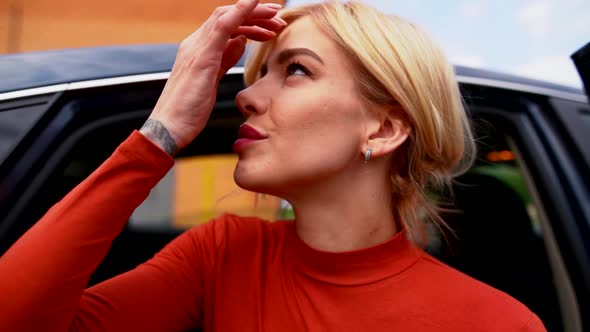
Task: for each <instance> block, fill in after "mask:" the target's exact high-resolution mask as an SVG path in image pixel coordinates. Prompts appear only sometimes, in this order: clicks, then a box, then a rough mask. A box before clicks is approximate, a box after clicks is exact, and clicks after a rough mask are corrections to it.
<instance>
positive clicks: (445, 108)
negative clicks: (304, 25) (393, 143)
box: [245, 1, 475, 243]
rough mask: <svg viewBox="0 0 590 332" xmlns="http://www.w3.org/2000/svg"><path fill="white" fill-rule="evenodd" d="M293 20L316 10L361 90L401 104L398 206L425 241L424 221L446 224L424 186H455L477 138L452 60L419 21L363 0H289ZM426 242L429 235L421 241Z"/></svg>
mask: <svg viewBox="0 0 590 332" xmlns="http://www.w3.org/2000/svg"><path fill="white" fill-rule="evenodd" d="M280 16H281V17H282V18H283V19H284V20H285V21H287V22H289V23H291V22H293V21H295V20H297V19H299V18H301V17H310V18H311V19H312V20H313V21H314V22H315V23H316V24H317V25H318V26H319V28H320V29H321V30H322V31H323V32H324V33H326V34H327V35H328V36H329V37H330V38H331V39H332V40H334V42H336V44H337V45H338V46H339V47H340V48H341V49H342V51H343V52H344V53H345V54H346V55H347V57H348V59H349V60H350V63H351V65H352V66H351V72H352V74H353V75H354V77H357V78H358V84H359V89H360V92H361V94H362V96H363V97H364V98H365V99H366V100H367V101H368V102H370V103H375V104H378V105H398V104H399V105H401V107H402V108H403V110H404V112H405V116H406V118H407V120H408V122H409V123H410V125H411V127H412V131H411V134H410V136H409V138H408V140H407V141H406V142H405V143H404V144H403V145H402V146H401V147H400V148H398V149H397V150H396V151H395V152H394V153H395V154H396V156H395V158H393V165H392V168H391V174H390V175H391V181H392V192H393V199H394V202H393V203H394V204H393V206H394V211H393V212H394V214H395V216H396V218H398V220H400V222H401V223H402V224H403V226H404V228H405V229H406V231H407V232H408V236H409V238H410V239H412V240H413V241H414V242H422V241H425V231H424V225H425V221H432V222H434V224H435V225H436V226H438V227H439V228H440V226H441V225H444V226H446V224H445V223H444V221H443V220H442V219H441V218H440V216H439V213H438V212H439V210H438V208H437V207H436V204H435V202H433V201H432V200H431V198H429V197H428V196H427V193H426V191H425V189H426V188H433V189H436V190H443V189H445V188H449V186H450V184H451V181H452V179H453V177H454V176H456V175H458V174H461V173H463V172H465V171H466V170H467V169H468V168H469V167H470V166H471V164H472V161H473V156H474V155H475V144H474V141H473V136H472V133H471V130H470V127H469V122H468V119H467V116H466V113H465V110H464V107H463V100H462V98H461V94H460V92H459V86H458V84H457V81H456V79H455V75H454V71H453V67H452V66H451V65H450V64H449V62H448V60H447V59H446V57H445V56H444V54H443V52H442V51H441V49H440V48H439V47H437V45H436V44H435V43H434V42H433V41H432V40H431V39H430V37H429V36H428V35H427V34H426V33H425V32H424V31H422V30H421V29H419V28H418V27H417V26H415V25H414V24H412V23H410V22H408V21H406V20H404V19H402V18H400V17H397V16H391V15H385V14H383V13H380V12H379V11H377V10H375V9H374V8H372V7H370V6H368V5H365V4H362V3H359V2H344V3H343V2H337V1H330V2H326V3H320V4H311V5H304V6H300V7H295V8H289V9H286V10H284V11H282V12H281V13H280ZM271 48H272V41H270V42H266V43H263V44H260V45H259V46H258V48H255V49H254V50H252V51H251V53H250V54H249V58H248V61H247V62H246V70H245V81H246V85H251V84H253V83H254V82H255V81H256V80H257V79H258V78H259V77H260V68H261V65H262V64H263V62H264V61H266V57H267V55H268V52H269V51H270V49H271ZM422 243H424V242H422Z"/></svg>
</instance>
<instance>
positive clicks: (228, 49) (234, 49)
mask: <svg viewBox="0 0 590 332" xmlns="http://www.w3.org/2000/svg"><path fill="white" fill-rule="evenodd" d="M246 41H247V39H246V36H243V35H242V36H238V37H236V38H233V39H230V40H229V41H228V42H227V44H226V46H225V50H224V51H223V56H222V58H221V66H220V68H219V73H218V75H217V80H218V81H219V80H220V79H221V77H223V75H225V73H226V72H227V71H228V70H229V69H230V68H232V67H233V66H234V65H235V64H236V63H237V62H238V61H239V60H240V58H241V57H242V54H244V50H245V49H246Z"/></svg>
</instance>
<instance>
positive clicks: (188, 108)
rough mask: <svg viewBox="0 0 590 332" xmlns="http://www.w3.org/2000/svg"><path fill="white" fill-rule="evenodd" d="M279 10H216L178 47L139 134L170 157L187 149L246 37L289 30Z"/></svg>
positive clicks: (250, 4)
mask: <svg viewBox="0 0 590 332" xmlns="http://www.w3.org/2000/svg"><path fill="white" fill-rule="evenodd" d="M280 8H281V6H280V5H277V4H259V3H258V0H239V1H238V2H237V3H236V4H234V5H231V6H223V7H218V8H217V9H215V11H214V12H213V14H212V15H211V16H210V17H209V18H208V19H207V21H205V23H203V25H201V27H200V28H199V29H198V30H197V31H195V32H194V33H192V34H191V35H190V36H188V37H187V38H186V39H185V40H183V41H182V43H181V44H180V47H179V49H178V54H177V55H176V60H175V62H174V66H173V68H172V72H171V74H170V78H169V79H168V82H167V83H166V86H165V87H164V91H163V92H162V95H161V96H160V99H159V100H158V102H157V103H156V107H155V108H154V110H153V112H152V114H151V115H150V117H149V119H148V121H147V122H146V123H145V125H144V126H143V127H142V128H141V130H140V132H141V133H142V134H144V135H145V136H146V137H148V138H149V139H150V140H152V141H153V142H154V143H156V144H157V145H159V146H160V147H161V148H162V149H163V150H164V151H166V152H168V154H170V155H174V154H175V153H176V151H178V150H179V149H182V148H184V147H185V146H186V145H188V144H189V143H190V142H191V141H192V140H193V139H194V138H195V137H196V136H197V135H198V134H199V133H200V132H201V130H203V128H204V127H205V125H206V123H207V120H208V119H209V115H210V114H211V111H212V109H213V106H214V104H215V98H216V95H217V86H218V83H219V79H220V78H221V77H222V76H223V75H224V74H225V73H226V72H227V70H228V69H230V68H231V67H233V66H234V65H235V64H236V62H237V61H238V60H239V59H240V57H241V56H242V54H243V53H244V50H245V47H246V40H247V38H249V39H252V40H256V41H267V40H269V39H272V38H273V37H274V36H275V35H276V33H275V32H276V31H277V30H279V29H281V28H282V27H283V26H285V25H286V23H285V21H283V20H282V19H280V18H278V17H275V16H276V14H277V12H278V11H279V9H280Z"/></svg>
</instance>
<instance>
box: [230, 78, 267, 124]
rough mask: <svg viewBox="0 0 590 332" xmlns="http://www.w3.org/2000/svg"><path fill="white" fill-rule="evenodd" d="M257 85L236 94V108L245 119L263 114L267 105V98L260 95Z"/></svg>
mask: <svg viewBox="0 0 590 332" xmlns="http://www.w3.org/2000/svg"><path fill="white" fill-rule="evenodd" d="M257 83H258V82H256V83H254V84H253V85H251V86H249V87H248V88H246V89H244V90H242V91H240V92H238V94H237V95H236V106H237V107H238V109H239V110H240V112H241V113H242V115H243V116H244V117H245V118H246V119H247V118H249V117H250V116H251V115H253V114H262V113H264V112H265V111H266V108H267V105H268V98H267V96H266V95H265V94H263V93H261V91H260V89H259V87H257Z"/></svg>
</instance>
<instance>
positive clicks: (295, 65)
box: [287, 61, 311, 76]
mask: <svg viewBox="0 0 590 332" xmlns="http://www.w3.org/2000/svg"><path fill="white" fill-rule="evenodd" d="M291 75H296V76H311V75H310V72H309V70H307V68H305V66H303V65H302V64H300V63H299V62H297V61H294V62H291V63H290V64H289V65H288V66H287V76H291Z"/></svg>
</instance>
